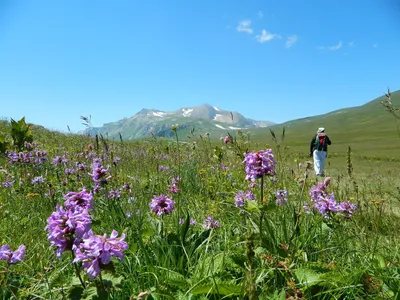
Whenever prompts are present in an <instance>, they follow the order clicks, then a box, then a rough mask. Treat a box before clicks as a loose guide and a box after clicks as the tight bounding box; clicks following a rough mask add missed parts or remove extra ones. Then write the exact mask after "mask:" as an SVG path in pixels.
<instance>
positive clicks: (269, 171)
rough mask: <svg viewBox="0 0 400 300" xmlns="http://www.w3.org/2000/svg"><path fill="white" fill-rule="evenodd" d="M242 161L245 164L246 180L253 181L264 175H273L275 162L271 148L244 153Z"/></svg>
mask: <svg viewBox="0 0 400 300" xmlns="http://www.w3.org/2000/svg"><path fill="white" fill-rule="evenodd" d="M243 163H245V164H246V168H245V170H246V174H247V175H246V180H251V181H255V180H256V179H257V178H261V177H263V176H264V175H275V165H276V162H275V160H274V155H273V154H272V150H271V149H267V150H265V151H264V150H260V151H258V152H250V153H245V154H244V160H243Z"/></svg>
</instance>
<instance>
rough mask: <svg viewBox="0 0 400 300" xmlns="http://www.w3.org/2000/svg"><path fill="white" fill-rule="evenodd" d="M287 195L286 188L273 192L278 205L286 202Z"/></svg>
mask: <svg viewBox="0 0 400 300" xmlns="http://www.w3.org/2000/svg"><path fill="white" fill-rule="evenodd" d="M287 195H288V192H287V191H286V190H277V191H276V192H275V196H276V204H278V205H284V204H286V203H287V202H288V199H287Z"/></svg>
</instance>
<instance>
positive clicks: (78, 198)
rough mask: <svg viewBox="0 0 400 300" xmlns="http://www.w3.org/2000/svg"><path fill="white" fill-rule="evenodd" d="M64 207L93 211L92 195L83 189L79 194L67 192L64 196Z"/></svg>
mask: <svg viewBox="0 0 400 300" xmlns="http://www.w3.org/2000/svg"><path fill="white" fill-rule="evenodd" d="M64 199H65V202H64V206H65V207H68V208H69V207H76V206H80V207H83V208H88V209H93V195H92V193H90V192H87V191H86V189H85V188H84V189H83V190H82V191H80V192H68V193H66V194H65V195H64Z"/></svg>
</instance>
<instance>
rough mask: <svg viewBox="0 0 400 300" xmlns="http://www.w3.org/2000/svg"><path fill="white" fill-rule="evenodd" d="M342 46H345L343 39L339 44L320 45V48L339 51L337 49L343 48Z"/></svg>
mask: <svg viewBox="0 0 400 300" xmlns="http://www.w3.org/2000/svg"><path fill="white" fill-rule="evenodd" d="M342 46H343V43H342V41H339V43H338V44H337V45H334V46H327V47H324V46H320V47H318V49H319V50H329V51H337V50H339V49H340V48H342Z"/></svg>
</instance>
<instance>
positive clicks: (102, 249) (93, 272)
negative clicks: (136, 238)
mask: <svg viewBox="0 0 400 300" xmlns="http://www.w3.org/2000/svg"><path fill="white" fill-rule="evenodd" d="M117 236H118V232H117V231H115V230H113V231H112V232H111V235H110V237H109V238H107V235H106V234H104V235H103V236H101V235H95V234H93V231H92V230H89V231H87V232H86V233H85V235H84V236H83V238H82V241H81V242H80V243H79V244H77V245H73V250H74V251H75V255H76V257H75V259H74V260H73V263H77V262H79V261H81V262H82V266H83V267H84V268H85V269H86V272H87V274H88V275H89V276H90V277H92V278H95V277H97V276H98V275H99V274H100V272H101V266H102V265H106V264H108V263H109V262H110V261H111V258H112V257H116V258H118V259H119V260H123V258H124V253H123V251H124V250H127V249H128V244H127V243H126V242H125V234H124V233H123V234H122V235H121V237H119V238H117Z"/></svg>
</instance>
